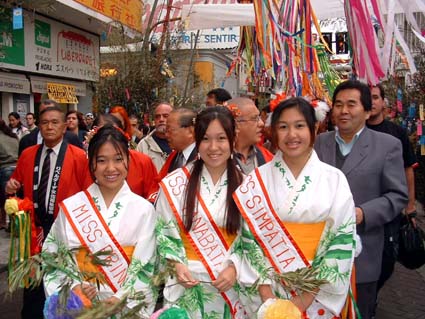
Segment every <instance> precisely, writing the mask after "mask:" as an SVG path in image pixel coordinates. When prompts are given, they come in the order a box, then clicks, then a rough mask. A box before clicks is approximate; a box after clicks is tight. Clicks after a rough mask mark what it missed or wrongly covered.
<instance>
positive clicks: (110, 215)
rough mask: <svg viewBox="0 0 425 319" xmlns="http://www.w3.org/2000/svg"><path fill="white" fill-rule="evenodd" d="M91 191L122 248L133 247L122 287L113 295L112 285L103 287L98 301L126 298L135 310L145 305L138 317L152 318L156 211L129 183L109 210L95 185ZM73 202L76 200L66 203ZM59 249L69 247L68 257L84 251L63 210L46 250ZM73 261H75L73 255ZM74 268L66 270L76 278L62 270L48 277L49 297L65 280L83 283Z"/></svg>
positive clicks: (155, 261) (45, 282)
mask: <svg viewBox="0 0 425 319" xmlns="http://www.w3.org/2000/svg"><path fill="white" fill-rule="evenodd" d="M88 192H89V193H90V195H91V196H92V198H93V199H94V201H95V204H96V206H97V208H98V209H99V211H100V212H101V214H102V217H103V218H104V220H105V221H106V222H107V223H108V224H109V226H108V227H109V229H110V231H111V232H112V234H113V235H114V236H115V238H116V239H117V241H118V242H119V243H120V245H121V246H122V247H126V246H134V251H133V255H132V259H131V262H130V265H129V266H128V269H127V275H126V278H125V280H124V282H123V284H122V286H121V287H120V288H119V289H118V291H117V292H116V293H114V292H113V291H112V289H111V288H110V287H109V285H107V284H100V285H99V289H98V296H99V300H103V299H106V298H109V297H111V296H115V297H117V298H119V299H122V298H124V297H125V296H127V297H128V298H129V299H128V303H127V306H128V307H129V308H133V307H135V306H136V305H138V304H140V303H143V304H144V307H143V308H142V310H141V311H140V313H139V315H140V317H141V318H149V316H150V314H151V313H152V312H153V309H154V306H155V303H156V299H157V294H158V292H157V289H156V287H155V285H154V283H153V281H152V279H153V278H154V275H155V273H156V267H157V265H156V263H157V256H156V240H155V236H154V235H155V234H154V228H155V224H156V214H155V210H154V208H153V206H152V205H151V204H150V203H149V202H148V201H146V200H145V199H143V198H142V197H140V196H138V195H136V194H134V193H132V192H131V190H130V188H129V187H128V185H127V184H126V183H125V184H124V186H123V187H122V188H121V190H120V191H119V193H118V194H117V195H116V197H115V198H114V200H113V202H112V203H111V205H110V206H109V208H107V207H106V205H105V202H104V200H103V197H102V195H101V193H100V190H99V188H98V186H97V185H96V184H93V185H91V186H90V187H89V188H88ZM72 200H73V197H71V198H69V199H67V200H66V201H72ZM66 201H65V203H66ZM60 247H66V248H67V249H68V250H69V254H72V255H73V251H74V250H78V249H79V248H81V243H80V241H79V239H78V237H77V235H76V234H75V233H74V230H73V228H72V227H71V225H70V224H69V222H68V220H67V218H66V216H65V214H64V212H63V211H62V210H60V212H59V215H58V217H57V218H56V220H55V222H54V224H53V226H52V229H51V231H50V232H49V234H48V236H47V238H46V241H45V243H44V245H43V250H44V251H49V252H52V253H54V252H56V251H57V250H58V249H59V248H60ZM71 258H73V259H74V260H75V258H74V257H73V256H72V257H71ZM74 265H75V267H73V268H74V269H72V267H69V268H68V269H67V270H68V271H71V272H73V273H74V276H73V278H70V277H69V276H66V275H65V274H64V273H63V272H61V271H59V270H56V271H52V272H50V273H47V274H46V275H45V277H44V285H45V289H46V293H47V295H51V294H53V293H54V292H56V291H58V290H59V289H60V287H61V285H62V284H63V283H64V282H65V281H70V284H71V288H72V287H74V286H75V285H77V284H80V283H81V282H80V281H79V280H76V279H75V278H79V277H81V274H80V273H79V270H78V266H77V263H76V262H75V263H74Z"/></svg>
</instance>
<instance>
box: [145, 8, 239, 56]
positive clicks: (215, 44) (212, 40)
mask: <svg viewBox="0 0 425 319" xmlns="http://www.w3.org/2000/svg"><path fill="white" fill-rule="evenodd" d="M210 2H211V3H214V4H235V3H237V0H214V1H210ZM153 3H154V0H146V1H145V12H144V13H143V25H144V28H146V27H147V23H148V21H149V17H150V15H151V12H152V6H153ZM203 3H205V1H204V0H181V1H175V2H174V3H173V6H172V8H171V10H170V19H175V18H179V17H181V16H182V7H183V5H189V6H190V5H192V4H203ZM165 9H166V4H162V5H158V6H157V7H156V10H155V12H154V16H153V21H162V20H164V19H165V13H166V12H167V10H165ZM180 23H181V22H171V23H170V24H169V26H168V27H169V29H170V30H171V31H172V42H174V43H177V44H178V48H179V49H190V48H192V47H193V46H194V44H195V38H196V31H186V32H184V31H183V32H182V31H180V30H179V28H178V26H179V24H180ZM163 31H164V24H159V25H158V26H157V27H156V28H155V30H154V34H153V36H152V39H153V41H154V42H155V41H157V42H159V40H160V38H161V35H162V32H163ZM239 33H240V32H239V27H224V28H215V29H204V30H200V34H199V38H198V42H197V45H196V47H197V48H198V49H227V48H235V47H237V46H238V43H239Z"/></svg>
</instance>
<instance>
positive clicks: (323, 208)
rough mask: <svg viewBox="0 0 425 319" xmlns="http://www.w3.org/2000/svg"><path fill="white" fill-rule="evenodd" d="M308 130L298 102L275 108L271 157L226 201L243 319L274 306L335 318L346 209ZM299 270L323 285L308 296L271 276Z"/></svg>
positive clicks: (348, 233) (336, 179) (306, 108)
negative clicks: (240, 227)
mask: <svg viewBox="0 0 425 319" xmlns="http://www.w3.org/2000/svg"><path fill="white" fill-rule="evenodd" d="M316 123H317V121H316V117H315V112H314V109H313V107H312V106H311V105H310V103H308V102H307V101H306V100H305V99H303V98H291V99H288V100H286V101H284V102H281V103H280V104H279V105H278V106H277V108H276V110H275V111H274V112H273V115H272V134H273V141H274V143H275V145H276V146H277V148H278V152H277V153H276V155H275V157H274V158H273V160H272V161H271V162H269V163H267V164H265V165H263V166H261V167H259V168H258V169H256V170H255V171H253V172H252V173H251V174H250V175H248V177H247V178H246V179H245V180H244V182H243V183H242V184H241V186H240V187H239V188H238V189H237V190H236V192H235V194H234V198H235V201H236V203H237V205H238V207H239V209H240V211H241V213H242V215H243V217H244V220H245V226H244V228H245V229H244V231H243V232H242V236H241V237H240V239H239V240H238V242H237V243H235V245H234V247H233V254H232V260H233V261H234V263H235V264H236V265H237V268H238V280H239V282H240V284H241V286H242V287H243V288H242V292H243V293H244V295H245V298H246V299H245V298H242V300H243V303H245V304H247V305H249V306H250V311H251V312H257V311H258V308H259V306H260V305H261V303H262V302H266V301H267V300H268V299H271V300H270V301H268V302H267V304H271V303H272V300H273V298H280V299H286V300H290V301H292V304H293V305H295V306H296V307H297V308H298V309H299V310H300V315H301V313H304V316H305V317H304V318H321V319H322V318H323V319H325V318H327V319H328V318H340V317H339V316H340V315H341V311H342V309H343V306H344V304H345V302H346V299H347V293H348V290H349V286H350V277H351V271H352V267H353V261H354V252H355V232H356V229H355V210H354V202H353V198H352V195H351V192H350V188H349V185H348V183H347V180H346V178H345V176H344V174H343V173H342V172H341V171H339V170H338V169H336V168H334V167H331V166H329V165H327V164H325V163H323V162H321V161H320V160H319V159H318V157H317V155H316V153H315V152H314V150H313V143H314V138H315V132H316V128H317V124H316ZM306 267H313V269H317V271H318V275H317V278H319V279H321V280H325V281H326V283H324V284H322V285H320V286H319V287H316V289H315V292H314V293H308V292H300V291H298V292H297V291H290V289H288V288H287V287H284V285H283V284H282V281H281V280H279V277H278V276H276V274H283V273H287V272H292V271H295V270H297V269H300V268H306ZM247 288H251V289H247ZM253 288H254V289H253ZM260 298H261V299H260ZM292 304H289V305H291V306H290V307H292V308H293V306H292ZM351 310H352V308H351ZM296 311H297V310H296ZM341 317H344V318H346V317H345V315H344V314H343V315H342V316H341ZM291 318H292V317H291Z"/></svg>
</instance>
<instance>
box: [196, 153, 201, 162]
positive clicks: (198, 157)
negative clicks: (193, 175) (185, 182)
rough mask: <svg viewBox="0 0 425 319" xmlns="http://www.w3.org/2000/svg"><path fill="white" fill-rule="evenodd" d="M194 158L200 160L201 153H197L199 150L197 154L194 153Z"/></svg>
mask: <svg viewBox="0 0 425 319" xmlns="http://www.w3.org/2000/svg"><path fill="white" fill-rule="evenodd" d="M196 159H197V160H200V159H201V154H199V152H198V154H196Z"/></svg>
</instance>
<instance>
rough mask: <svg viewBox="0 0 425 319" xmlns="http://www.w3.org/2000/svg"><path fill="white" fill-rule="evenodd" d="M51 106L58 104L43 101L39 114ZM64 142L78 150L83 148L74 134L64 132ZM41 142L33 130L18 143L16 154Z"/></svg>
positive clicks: (38, 131) (36, 132)
mask: <svg viewBox="0 0 425 319" xmlns="http://www.w3.org/2000/svg"><path fill="white" fill-rule="evenodd" d="M52 106H58V104H57V103H56V102H55V101H53V100H44V101H43V102H42V103H41V104H40V108H39V112H41V111H43V110H44V109H46V108H48V107H52ZM63 139H64V140H65V141H67V142H68V143H69V144H72V145H75V146H77V147H79V148H83V144H82V143H81V142H80V140H79V139H78V136H77V135H75V134H72V133H71V132H68V131H66V132H65V136H64V138H63ZM42 141H43V138H42V137H41V134H40V130H39V129H38V127H37V128H35V129H34V130H32V131H31V133H30V134H27V135H25V136H24V137H23V138H22V139H21V140H20V141H19V150H18V154H19V155H21V153H22V152H23V151H24V149H26V148H28V147H30V146H33V145H37V144H41V143H42Z"/></svg>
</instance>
